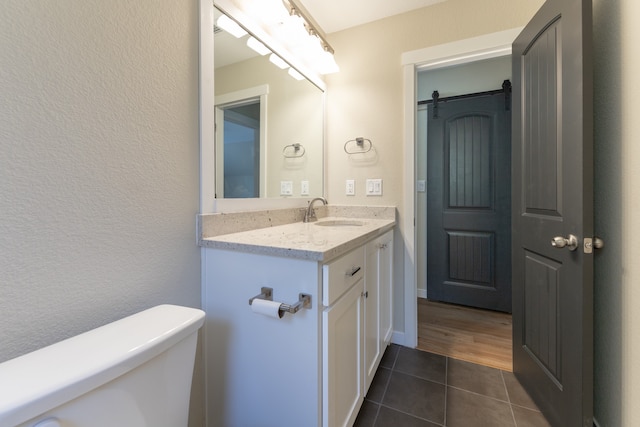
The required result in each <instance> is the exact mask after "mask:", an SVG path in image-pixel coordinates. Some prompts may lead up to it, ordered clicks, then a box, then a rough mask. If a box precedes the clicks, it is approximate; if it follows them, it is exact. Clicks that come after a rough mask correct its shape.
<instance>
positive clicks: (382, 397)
mask: <svg viewBox="0 0 640 427" xmlns="http://www.w3.org/2000/svg"><path fill="white" fill-rule="evenodd" d="M389 348H390V347H387V350H389ZM399 354H400V349H399V348H398V349H397V351H396V355H395V357H394V358H393V363H392V364H391V368H390V369H389V378H387V381H386V383H385V385H384V391H383V392H382V396H380V403H379V404H378V410H377V411H376V416H375V417H374V418H373V425H374V426H375V425H376V423H377V422H378V416H379V415H380V408H382V405H383V403H384V397H385V396H386V394H387V388H389V383H390V382H391V375H392V374H393V371H394V370H395V367H396V361H397V360H398V355H399Z"/></svg>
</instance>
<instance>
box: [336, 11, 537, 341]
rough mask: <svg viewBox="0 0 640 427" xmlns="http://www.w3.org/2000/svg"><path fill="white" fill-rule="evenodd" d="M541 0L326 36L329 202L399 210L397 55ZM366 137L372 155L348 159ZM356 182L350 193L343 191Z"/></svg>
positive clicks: (400, 258) (475, 30)
mask: <svg viewBox="0 0 640 427" xmlns="http://www.w3.org/2000/svg"><path fill="white" fill-rule="evenodd" d="M541 4H542V0H526V1H524V0H523V1H519V2H513V1H510V0H484V1H481V2H479V1H477V0H448V1H446V2H444V3H439V4H436V5H434V6H430V7H426V8H423V9H418V10H416V11H413V12H409V13H405V14H401V15H397V16H395V17H391V18H387V19H384V20H380V21H376V22H373V23H370V24H365V25H362V26H359V27H355V28H351V29H347V30H344V31H340V32H336V33H332V34H329V36H328V38H329V42H330V43H331V45H332V46H333V47H334V48H335V51H336V61H337V62H338V65H339V66H340V72H339V73H337V74H331V75H328V76H327V78H326V81H327V111H328V113H327V122H328V132H327V143H328V150H327V167H328V171H329V173H328V178H327V181H328V185H327V187H328V188H327V191H326V193H327V196H328V199H329V202H330V203H333V204H369V205H395V206H397V207H398V210H399V213H400V218H399V221H400V222H402V221H403V220H404V215H405V214H409V215H413V213H412V212H405V210H404V207H403V203H404V200H403V176H404V171H403V169H402V165H403V159H404V153H403V141H404V140H403V138H404V136H403V124H404V116H403V114H404V113H403V67H402V64H401V55H402V53H403V52H408V51H412V50H417V49H421V48H425V47H430V46H435V45H439V44H443V43H447V42H451V41H456V40H462V39H466V38H471V37H475V36H479V35H483V34H488V33H493V32H497V31H502V30H507V29H511V28H515V27H519V26H522V25H524V24H525V23H526V22H527V21H528V20H529V19H530V17H531V16H533V14H534V13H535V11H536V10H537V9H538V8H539V6H540V5H541ZM357 136H363V137H365V138H369V139H371V141H372V142H373V147H374V150H373V151H372V152H371V153H368V154H367V155H352V156H348V155H346V154H345V153H344V151H343V145H344V143H345V141H347V140H350V139H353V138H355V137H357ZM367 178H382V179H383V195H382V197H373V196H369V197H367V196H365V195H364V186H365V180H366V179H367ZM346 179H355V180H356V195H355V196H346V195H345V194H344V187H345V180H346ZM395 252H396V253H395V258H396V263H395V282H396V292H395V294H394V301H395V302H394V308H395V311H394V327H395V329H396V330H397V331H403V330H404V329H405V328H404V305H403V302H404V289H403V286H402V283H403V271H402V269H403V265H404V248H403V244H402V240H401V236H400V235H399V233H398V234H397V235H396V245H395Z"/></svg>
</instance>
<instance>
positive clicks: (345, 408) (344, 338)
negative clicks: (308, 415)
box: [322, 279, 364, 427]
mask: <svg viewBox="0 0 640 427" xmlns="http://www.w3.org/2000/svg"><path fill="white" fill-rule="evenodd" d="M363 297H364V281H363V280H362V279H360V280H359V281H358V282H357V283H356V284H355V285H354V286H353V287H352V288H351V289H350V290H349V291H348V292H347V293H346V294H345V295H343V296H342V297H340V299H338V301H337V302H336V303H335V304H334V305H332V306H331V307H329V308H327V309H325V310H324V312H323V313H322V330H323V343H322V346H323V364H322V365H323V374H322V376H323V388H322V390H323V392H322V393H323V417H322V420H323V425H324V427H343V426H352V425H353V423H354V422H355V419H356V416H357V415H358V411H359V410H360V407H361V405H362V402H363V400H364V381H363V378H362V372H363V369H362V340H363V337H362V329H363V328H362V322H363V309H362V306H363V303H362V300H363Z"/></svg>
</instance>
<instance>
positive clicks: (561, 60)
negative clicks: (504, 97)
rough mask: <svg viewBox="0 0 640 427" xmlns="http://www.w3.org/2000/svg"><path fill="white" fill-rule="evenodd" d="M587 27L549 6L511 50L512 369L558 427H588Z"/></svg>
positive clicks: (551, 0)
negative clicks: (512, 87)
mask: <svg viewBox="0 0 640 427" xmlns="http://www.w3.org/2000/svg"><path fill="white" fill-rule="evenodd" d="M591 28H592V19H591V0H585V1H583V0H547V2H546V3H545V4H544V5H543V6H542V8H541V9H540V11H539V12H538V13H537V14H536V15H535V17H534V18H533V20H532V21H531V22H530V23H529V24H528V25H527V26H526V27H525V29H524V30H523V31H522V33H521V34H520V35H519V36H518V38H517V39H516V40H515V42H514V44H513V86H514V89H513V95H514V96H513V98H514V99H513V194H514V196H513V347H514V348H513V367H514V373H515V375H516V377H517V378H518V379H519V380H520V382H521V383H522V384H523V386H524V387H525V388H526V390H527V391H528V392H529V394H530V395H531V396H532V398H533V399H534V400H535V402H536V403H537V404H538V407H539V408H540V409H541V411H542V412H543V413H544V415H545V416H546V417H547V419H548V420H549V422H550V423H551V424H552V425H553V426H556V427H579V426H580V427H586V426H588V427H591V426H592V423H593V421H592V418H593V413H592V412H593V253H591V251H592V243H591V240H590V239H591V238H592V237H593V159H592V151H593V135H592V133H593V132H592V120H593V111H592V65H591V43H592V41H591V37H592V33H591V32H592V29H591ZM553 239H555V241H554V240H553ZM552 241H554V243H553V244H552ZM572 242H575V247H574V245H573V244H572Z"/></svg>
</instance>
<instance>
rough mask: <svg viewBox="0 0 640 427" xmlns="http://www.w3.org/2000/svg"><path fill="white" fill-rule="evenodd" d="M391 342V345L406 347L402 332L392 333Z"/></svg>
mask: <svg viewBox="0 0 640 427" xmlns="http://www.w3.org/2000/svg"><path fill="white" fill-rule="evenodd" d="M391 342H392V343H393V344H398V345H401V346H403V347H407V344H406V337H405V334H404V332H399V331H393V334H392V335H391Z"/></svg>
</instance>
